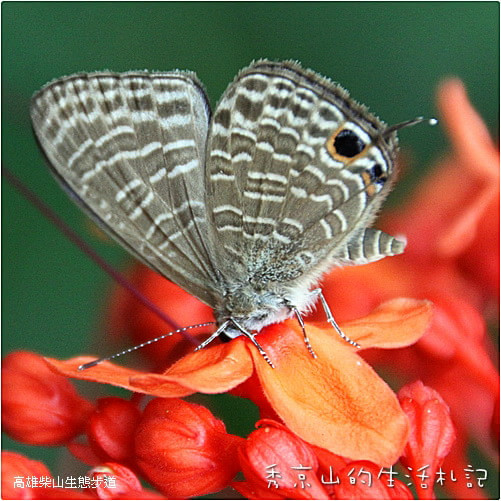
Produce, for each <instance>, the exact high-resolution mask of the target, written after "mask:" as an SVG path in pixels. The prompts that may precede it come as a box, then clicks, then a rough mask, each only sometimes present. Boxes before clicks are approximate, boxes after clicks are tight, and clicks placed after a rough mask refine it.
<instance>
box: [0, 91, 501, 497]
mask: <svg viewBox="0 0 501 501" xmlns="http://www.w3.org/2000/svg"><path fill="white" fill-rule="evenodd" d="M439 107H440V109H441V110H442V112H443V114H444V119H445V123H446V125H447V126H448V129H449V131H450V135H451V137H452V139H453V143H454V146H455V153H454V155H453V156H452V157H451V158H450V159H448V160H446V161H445V162H444V163H443V164H442V165H441V166H440V168H439V169H438V170H437V171H435V172H434V173H432V174H431V175H430V177H429V178H428V179H426V180H425V181H424V182H423V185H422V188H420V189H419V191H418V192H417V193H416V194H415V197H414V198H413V199H412V200H411V201H410V202H409V205H408V207H406V208H404V209H403V210H399V213H398V215H397V214H394V215H390V216H389V217H388V218H387V219H386V225H387V229H388V230H389V231H390V232H393V233H405V234H407V235H408V241H409V244H408V251H407V252H406V253H405V254H404V255H403V256H399V257H395V258H391V259H385V260H383V261H381V262H378V263H374V264H370V265H366V266H360V267H353V268H345V269H340V270H335V271H333V272H332V273H331V274H329V275H328V276H327V277H326V278H325V280H324V283H323V290H324V294H325V295H326V297H327V300H328V302H329V304H330V306H331V308H332V310H333V311H334V314H335V317H336V319H338V321H341V327H342V329H343V331H344V332H345V333H346V334H347V335H348V336H349V337H350V338H351V339H353V340H354V341H357V342H358V343H359V344H360V345H361V346H362V349H355V348H354V347H352V346H351V345H349V344H347V343H346V342H344V341H343V340H342V339H340V338H339V337H338V336H336V335H335V333H333V331H332V327H330V325H328V324H327V323H326V322H325V321H324V320H325V319H324V318H323V317H322V316H317V314H313V315H312V316H311V317H310V322H309V323H307V326H306V329H307V331H308V335H309V337H310V340H311V344H312V346H313V348H314V350H315V352H316V354H317V356H318V358H317V359H313V358H312V357H311V356H310V355H309V353H308V351H307V350H306V349H305V346H304V342H303V337H302V331H301V329H300V328H299V326H298V325H297V323H296V322H294V321H292V320H289V321H286V322H283V323H282V324H277V325H272V326H269V327H267V328H265V329H263V331H262V332H260V334H259V342H260V344H261V345H262V346H263V348H264V349H265V351H266V352H267V354H268V355H269V357H270V358H271V359H272V360H273V363H274V365H275V369H272V368H271V367H270V366H269V365H268V364H267V363H266V362H265V361H264V360H263V358H262V357H261V356H260V355H259V353H258V352H257V351H256V349H255V347H254V346H253V345H252V344H251V343H249V342H248V340H246V339H243V338H237V339H235V340H233V341H231V342H230V343H227V344H219V345H217V344H214V345H211V346H210V347H208V348H206V349H204V350H201V351H199V352H195V353H193V352H192V351H191V350H192V347H187V348H186V347H185V345H183V344H182V343H179V342H178V339H177V340H176V338H172V339H171V340H169V342H167V343H162V344H161V345H158V346H155V348H154V349H152V351H150V352H149V353H148V355H149V356H150V357H151V361H152V362H153V363H154V364H160V363H163V367H165V366H166V365H167V366H168V368H167V369H166V370H162V371H160V372H159V371H152V372H144V371H139V370H133V369H129V368H125V367H121V366H118V365H115V364H112V363H109V362H105V363H102V364H99V365H97V366H95V367H92V368H90V369H88V370H85V371H78V367H79V366H80V365H81V364H82V363H86V362H89V361H91V360H93V358H92V357H89V356H85V357H84V356H82V357H77V358H74V359H71V360H68V361H58V360H54V359H45V360H44V359H42V358H41V357H39V356H37V355H34V354H31V353H25V352H19V353H14V354H11V355H9V357H7V358H6V359H5V361H4V366H3V378H2V384H3V395H2V401H3V423H4V429H5V430H6V431H7V432H8V433H9V434H10V435H11V436H13V437H14V438H16V439H17V440H19V441H21V442H24V443H29V444H36V445H65V446H66V447H67V448H68V450H69V451H70V452H71V453H72V454H73V455H74V456H75V457H77V458H79V459H80V460H81V461H83V462H84V463H87V464H88V465H90V466H91V467H92V468H91V470H90V471H89V472H88V473H87V475H85V476H81V477H80V478H82V479H83V480H82V485H77V486H76V487H78V488H76V489H75V488H74V487H75V485H71V486H70V485H61V484H60V483H58V482H56V477H53V476H52V475H51V473H50V472H49V471H48V470H47V468H46V467H45V466H44V465H42V464H41V463H38V462H36V461H32V460H29V459H27V458H24V457H23V456H20V455H19V454H14V453H9V452H6V453H4V456H3V461H2V495H3V497H4V498H5V499H14V498H16V499H19V498H23V499H62V498H71V499H163V496H166V497H167V498H183V499H184V498H190V497H195V496H201V495H204V494H207V493H211V492H218V491H220V490H222V489H225V488H233V489H236V490H237V491H239V493H240V494H242V495H244V496H245V497H248V498H250V499H412V498H413V496H414V495H417V496H418V497H419V498H420V499H432V498H434V497H435V490H434V487H435V485H437V484H440V481H439V480H442V481H443V480H444V478H443V475H444V469H445V471H446V472H449V471H452V470H455V471H456V472H457V473H459V471H461V472H463V471H465V470H466V469H468V467H469V468H470V469H471V470H473V468H472V467H470V466H469V465H468V461H467V458H466V447H467V445H468V443H469V439H470V438H471V439H472V440H473V441H475V443H476V444H477V445H478V446H479V447H480V448H482V449H483V451H484V453H485V454H486V455H487V456H489V455H491V457H494V456H495V452H494V448H493V440H492V438H493V437H492V433H491V431H492V430H493V429H494V428H495V424H494V425H493V424H492V423H495V422H496V419H497V422H499V414H497V417H496V413H495V409H496V406H498V405H499V391H498V389H499V376H498V373H497V371H496V369H495V367H494V365H493V363H492V361H491V358H490V357H489V355H488V353H489V349H490V348H491V347H490V345H489V341H488V338H487V336H486V328H485V321H484V318H485V317H487V318H489V319H491V320H492V319H493V318H496V314H497V312H496V311H494V306H495V305H496V304H497V303H496V300H497V298H499V286H498V282H497V273H498V270H499V262H498V255H499V248H498V235H499V233H498V231H499V230H498V209H497V206H498V205H499V190H498V176H499V174H498V165H497V164H498V158H499V156H498V154H497V151H496V148H495V147H494V145H493V144H492V142H491V140H490V138H489V136H488V134H487V133H486V131H485V128H484V126H483V124H482V122H481V120H480V118H479V117H478V116H477V115H476V113H475V111H474V110H473V109H472V108H471V106H470V104H469V103H468V101H467V98H466V95H465V93H464V90H463V88H462V86H461V84H460V83H459V82H456V81H449V82H446V83H445V84H444V85H442V87H441V90H440V93H439ZM465 121H467V123H468V124H467V126H466V124H465ZM465 172H467V173H468V176H469V182H468V183H464V182H461V181H458V179H462V177H464V175H465ZM487 230H488V231H487ZM493 232H497V233H496V235H497V236H496V235H494V236H493V235H492V233H493ZM473 265H475V267H474V266H473ZM132 280H133V282H135V284H136V286H137V287H138V288H139V289H140V290H141V291H142V292H143V293H145V295H147V296H148V297H150V298H151V299H152V300H154V301H156V303H157V304H158V305H159V306H160V307H163V308H164V309H165V311H166V312H167V313H168V314H169V315H170V316H171V317H172V318H173V319H174V320H175V321H176V322H179V324H181V325H187V324H193V323H198V322H206V321H208V320H211V312H210V310H209V309H208V308H207V307H206V306H204V305H202V304H201V303H200V302H199V301H197V300H196V299H194V298H192V297H190V296H189V295H188V294H186V293H185V292H183V291H181V290H180V289H179V288H178V287H177V286H175V285H173V284H169V283H167V282H166V281H165V280H163V279H161V278H159V277H158V276H157V275H155V274H153V273H152V272H150V271H147V270H145V269H143V268H142V267H141V268H138V269H137V271H135V272H134V275H133V277H132ZM409 298H413V299H409ZM111 318H112V320H111V322H112V325H113V326H114V327H117V325H119V329H118V330H121V329H122V328H123V327H124V326H127V327H128V328H129V330H130V331H132V333H133V334H134V336H135V338H136V341H137V342H141V341H143V340H144V337H147V338H152V337H155V335H158V334H162V333H164V332H165V330H166V328H165V324H163V323H160V322H159V321H158V320H157V319H156V317H155V316H154V315H152V314H151V313H150V312H149V311H148V310H146V309H145V308H144V307H143V306H141V305H138V304H137V303H136V301H135V300H134V299H131V298H129V297H128V296H126V295H125V294H124V293H122V292H120V293H118V295H117V296H116V297H115V301H114V304H113V311H112V315H111ZM315 320H316V322H315ZM165 346H167V348H164V347H165ZM390 349H391V352H390V351H389V350H390ZM180 357H181V358H180ZM166 360H171V361H172V360H177V361H176V362H173V363H170V364H167V363H166V362H165V361H166ZM369 361H370V362H371V365H373V366H375V367H378V368H382V369H385V370H386V369H388V368H390V369H391V371H392V374H394V378H395V379H396V378H399V381H400V385H404V386H403V387H402V388H401V389H400V391H399V392H398V394H397V395H396V394H395V393H394V392H393V391H392V390H391V389H390V387H389V386H388V385H387V384H386V383H385V382H384V381H383V380H382V379H381V378H380V377H379V376H378V375H377V373H376V372H375V371H374V369H373V368H372V367H371V366H370V365H369V363H368V362H369ZM67 377H74V378H78V379H85V380H89V381H95V382H100V383H108V384H112V385H115V386H120V387H123V388H126V389H128V390H130V391H132V392H134V393H133V396H132V398H131V399H130V400H126V399H122V398H117V397H108V398H101V399H98V400H97V401H96V402H94V403H91V402H89V401H87V400H85V399H83V398H82V397H81V396H79V395H78V393H77V392H76V391H75V390H74V389H73V387H72V386H71V384H70V383H69V382H68V379H67ZM197 392H202V393H208V394H214V393H222V392H232V393H233V394H235V395H237V396H240V397H245V398H248V399H250V400H252V401H253V402H254V403H255V404H256V405H257V406H258V407H259V409H260V412H261V418H262V419H261V421H259V422H258V423H257V425H256V426H257V429H256V430H255V431H253V432H252V433H251V434H250V435H249V436H248V437H247V438H242V437H238V436H235V435H231V434H229V433H227V431H226V428H225V425H224V423H223V422H222V421H220V420H219V419H217V418H216V417H215V416H214V415H213V414H212V413H211V412H210V411H209V410H208V409H207V408H205V407H203V406H201V405H198V404H195V403H190V402H187V401H185V400H182V399H181V398H182V397H186V396H188V395H192V394H194V393H197ZM143 395H149V396H150V397H154V398H153V399H151V400H150V401H149V402H148V403H147V405H146V406H144V405H142V396H143ZM496 402H497V403H496ZM453 422H454V425H453ZM239 472H241V474H243V477H242V478H240V479H239V480H235V476H236V475H237V474H238V473H239ZM140 478H143V479H145V480H147V481H148V482H149V483H150V484H151V485H152V486H153V487H154V488H156V489H157V492H154V491H151V490H148V489H145V488H144V487H142V485H141V483H140ZM472 482H473V484H474V485H471V486H469V485H466V484H465V482H464V481H461V482H460V481H459V480H458V481H455V482H452V481H449V482H448V481H447V480H446V481H445V482H443V488H444V489H449V492H450V493H452V495H453V496H455V497H458V498H459V497H461V498H468V497H485V495H484V494H483V491H482V489H481V485H480V482H474V481H472ZM410 486H412V487H410ZM234 494H235V493H234Z"/></svg>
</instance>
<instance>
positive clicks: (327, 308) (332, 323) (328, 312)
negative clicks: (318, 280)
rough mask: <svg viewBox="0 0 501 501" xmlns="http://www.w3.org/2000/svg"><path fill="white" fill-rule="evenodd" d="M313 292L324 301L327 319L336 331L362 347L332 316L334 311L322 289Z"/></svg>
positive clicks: (348, 341)
mask: <svg viewBox="0 0 501 501" xmlns="http://www.w3.org/2000/svg"><path fill="white" fill-rule="evenodd" d="M311 293H312V294H315V295H317V296H318V297H319V298H320V302H321V303H322V307H323V309H324V311H325V316H326V317H327V321H328V322H329V323H330V324H331V325H332V327H334V329H335V330H336V332H337V333H338V334H339V335H340V336H341V337H342V338H343V339H344V340H345V341H346V342H347V343H350V344H351V345H353V346H355V347H357V348H360V345H359V344H358V343H357V342H356V341H353V340H352V339H350V338H349V337H348V336H347V335H346V334H344V332H343V331H342V330H341V329H340V327H339V325H338V324H337V322H336V321H335V320H334V317H333V316H332V312H331V310H330V308H329V305H328V304H327V301H326V300H325V297H324V295H323V294H322V289H314V290H312V291H311Z"/></svg>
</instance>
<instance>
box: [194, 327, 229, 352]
mask: <svg viewBox="0 0 501 501" xmlns="http://www.w3.org/2000/svg"><path fill="white" fill-rule="evenodd" d="M229 323H230V320H226V322H224V324H222V325H221V326H219V327H218V328H217V330H216V332H214V334H211V336H210V337H208V338H207V339H206V340H205V341H204V342H203V343H200V344H199V345H198V346H197V347H196V348H195V351H198V350H201V349H202V348H205V347H206V346H207V345H208V344H209V343H212V341H214V339H216V338H217V337H219V336H220V335H221V334H222V333H223V332H224V330H225V329H226V327H228V325H229Z"/></svg>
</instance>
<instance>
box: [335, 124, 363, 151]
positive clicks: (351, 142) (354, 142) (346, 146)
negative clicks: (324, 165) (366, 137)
mask: <svg viewBox="0 0 501 501" xmlns="http://www.w3.org/2000/svg"><path fill="white" fill-rule="evenodd" d="M364 147H365V145H364V143H363V142H362V140H361V139H360V138H359V137H358V136H357V135H356V134H355V133H354V132H353V131H352V130H348V129H344V130H342V131H341V132H339V133H338V134H337V135H336V137H335V138H334V149H335V151H336V153H337V154H338V155H341V156H343V157H348V158H352V157H354V156H355V155H358V154H359V153H360V152H361V151H362V150H363V149H364Z"/></svg>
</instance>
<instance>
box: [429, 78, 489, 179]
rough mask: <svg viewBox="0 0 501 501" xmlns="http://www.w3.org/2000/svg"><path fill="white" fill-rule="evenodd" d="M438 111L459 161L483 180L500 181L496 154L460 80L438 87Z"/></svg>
mask: <svg viewBox="0 0 501 501" xmlns="http://www.w3.org/2000/svg"><path fill="white" fill-rule="evenodd" d="M438 107H439V108H440V111H441V114H442V116H443V121H444V122H445V124H446V126H447V129H448V131H449V135H450V138H451V140H452V142H453V144H454V148H455V150H456V152H457V154H458V157H459V158H461V161H462V162H465V164H466V165H467V166H468V167H470V168H471V169H472V170H473V171H474V172H476V173H477V174H479V175H480V176H482V177H484V176H487V177H488V178H491V179H492V180H493V181H495V180H496V178H499V153H498V151H497V148H496V146H495V145H494V142H493V141H492V139H491V136H490V134H489V131H488V130H487V127H486V126H485V124H484V122H483V120H482V117H480V115H479V114H478V113H477V111H476V110H475V109H474V108H473V106H472V105H471V103H470V101H469V99H468V95H467V94H466V90H465V88H464V85H463V83H462V82H461V80H459V79H456V78H454V79H450V80H447V81H445V82H443V83H442V84H441V86H440V87H439V89H438ZM496 184H497V182H496Z"/></svg>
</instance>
